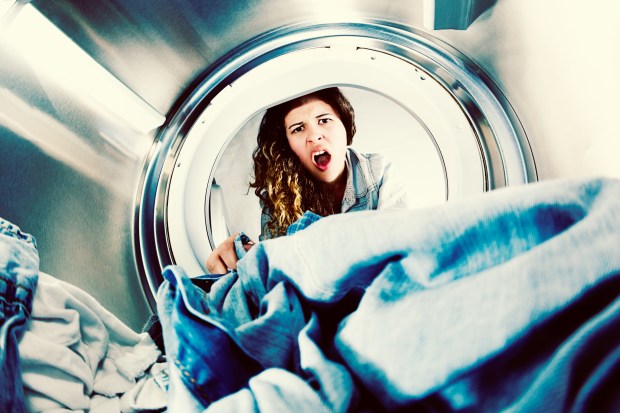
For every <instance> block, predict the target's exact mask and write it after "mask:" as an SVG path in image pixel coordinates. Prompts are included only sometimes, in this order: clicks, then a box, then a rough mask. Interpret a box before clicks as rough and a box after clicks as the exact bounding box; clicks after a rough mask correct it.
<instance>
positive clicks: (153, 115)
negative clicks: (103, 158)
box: [2, 4, 165, 133]
mask: <svg viewBox="0 0 620 413" xmlns="http://www.w3.org/2000/svg"><path fill="white" fill-rule="evenodd" d="M2 29H3V32H2V34H3V36H5V38H6V41H8V42H10V43H11V45H12V46H13V47H14V48H15V49H16V50H17V51H18V52H19V53H20V54H21V55H22V56H23V57H24V59H25V60H26V61H27V62H28V64H29V65H30V67H31V68H32V69H33V70H35V71H36V72H37V73H39V74H40V76H41V77H45V78H46V79H52V80H53V81H54V82H55V83H57V84H64V85H67V86H69V85H70V87H71V88H72V89H73V91H74V92H76V93H79V94H81V95H83V96H86V97H88V98H90V99H92V100H93V103H94V104H99V105H102V106H103V108H104V110H107V111H109V112H111V113H113V114H114V115H115V116H117V117H118V118H119V119H122V120H123V121H125V122H126V123H127V124H128V125H129V126H131V127H132V128H134V129H135V130H136V131H138V132H140V133H148V132H149V131H151V130H153V129H155V128H157V127H159V126H161V125H162V124H163V123H164V120H165V118H164V116H163V115H162V114H160V113H159V112H157V111H156V110H155V109H153V108H152V107H151V106H149V105H148V104H147V103H146V102H145V101H143V100H142V99H141V98H140V97H139V96H137V95H136V94H135V93H133V92H132V91H131V90H129V89H128V88H127V87H126V86H125V85H123V84H122V83H121V82H120V81H119V80H118V79H116V78H115V77H114V76H113V75H112V74H110V73H109V72H108V71H106V70H105V69H104V68H103V67H101V65H99V64H98V63H97V62H96V61H95V60H93V59H92V58H91V57H90V56H88V55H87V54H86V53H85V52H84V51H83V50H82V49H80V48H79V47H78V46H77V45H76V44H75V43H74V42H73V41H71V39H69V38H68V37H67V36H66V35H65V34H64V33H62V32H61V31H60V30H59V29H58V28H57V27H56V26H54V25H53V24H52V23H51V22H50V21H49V20H48V19H47V18H45V16H43V15H42V14H41V13H40V12H39V11H38V10H36V9H35V8H34V7H32V6H31V5H29V4H27V5H25V6H23V7H21V8H20V10H19V13H18V14H17V15H15V16H13V19H12V20H11V21H10V22H7V23H6V24H5V25H4V27H3V28H2Z"/></svg>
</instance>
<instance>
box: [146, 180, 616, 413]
mask: <svg viewBox="0 0 620 413" xmlns="http://www.w3.org/2000/svg"><path fill="white" fill-rule="evenodd" d="M311 222H313V223H312V225H311V226H310V227H308V228H306V229H304V230H302V231H299V232H296V233H295V234H292V235H291V236H287V237H280V238H277V239H273V240H268V241H265V242H261V243H259V244H257V245H256V246H255V247H254V248H252V249H251V250H250V251H249V252H248V253H247V254H246V255H245V257H243V258H242V259H241V260H240V261H239V262H238V272H235V273H229V274H226V275H224V276H223V277H222V278H221V279H220V280H218V281H217V282H215V283H214V284H213V287H212V290H211V292H210V293H208V294H204V295H203V296H202V297H200V295H198V294H195V293H188V292H187V291H185V290H183V289H181V288H180V287H179V286H180V285H183V286H184V287H183V288H185V289H187V290H190V289H191V288H193V287H192V284H191V283H188V282H186V281H184V280H185V279H186V276H185V274H184V272H183V270H182V269H181V268H179V267H174V266H172V267H168V268H166V270H165V276H166V280H167V281H165V282H164V283H163V284H162V286H161V287H160V290H159V293H158V300H159V303H158V306H159V308H161V309H162V310H163V311H170V310H171V309H172V313H171V314H170V316H169V317H168V318H167V320H168V321H164V320H163V318H162V323H163V324H164V328H165V329H168V330H169V331H172V332H173V334H174V331H176V332H177V334H181V335H183V337H189V339H187V340H188V344H190V343H192V342H193V343H194V349H196V351H197V352H199V353H200V352H208V353H211V354H222V357H221V358H218V359H217V361H216V365H215V366H213V365H209V366H205V365H204V364H203V363H204V362H203V360H205V357H208V356H201V357H200V358H199V357H195V358H190V359H188V360H185V362H186V363H187V364H186V365H185V367H184V369H185V370H189V371H192V372H195V373H196V374H202V372H206V374H223V375H225V376H231V375H232V376H234V379H235V380H238V383H241V382H242V383H245V384H243V385H240V386H238V385H237V386H230V387H229V388H228V393H229V394H228V395H227V396H224V397H222V398H221V399H219V400H217V401H215V402H204V401H203V399H202V398H201V397H200V395H199V394H198V393H197V391H196V389H194V388H193V387H191V386H177V387H176V388H175V389H174V392H175V393H176V394H177V396H178V400H184V401H187V402H188V404H186V405H185V407H186V408H187V410H185V411H201V410H202V409H205V411H207V412H211V413H212V412H220V411H221V412H224V411H236V412H272V411H300V410H303V411H313V412H314V411H331V412H350V411H361V410H366V411H367V410H370V411H392V410H403V411H418V410H420V411H429V410H430V411H450V412H452V411H472V412H473V411H475V412H499V411H505V412H538V411H545V412H558V413H560V412H567V411H570V412H584V413H585V412H593V411H596V412H612V411H617V408H618V406H620V393H618V391H617V383H620V248H619V246H620V181H617V180H609V179H596V180H571V181H554V182H542V183H537V184H531V185H527V186H525V185H524V186H520V187H511V188H505V189H499V190H496V191H492V192H490V193H486V194H483V195H481V196H478V197H475V198H470V199H467V200H463V201H458V202H457V201H455V202H452V203H448V204H446V205H444V206H443V207H439V208H437V207H434V208H432V209H431V208H429V209H423V210H407V209H399V210H390V211H361V212H355V213H351V214H338V215H333V216H329V217H326V218H321V219H320V220H318V221H316V220H314V221H313V220H311ZM351 228H354V229H355V230H354V231H352V230H351ZM173 278H174V279H176V281H172V279H173ZM184 291H185V292H184ZM170 303H174V304H175V306H176V307H174V306H172V307H171V306H170V305H169V304H170ZM174 308H176V309H177V310H174ZM187 308H192V309H193V310H190V311H187V310H186V309H187ZM174 311H178V312H179V313H181V314H183V315H185V314H189V313H191V317H192V318H193V320H195V321H196V323H193V324H191V323H188V324H187V325H185V324H183V323H181V322H179V323H175V322H174V320H175V317H177V318H178V319H180V317H181V316H180V315H176V314H174ZM206 317H211V319H212V320H217V323H215V322H210V323H209V322H208V320H206ZM170 320H172V322H170ZM206 327H215V328H219V329H221V330H222V332H221V333H218V334H221V335H226V337H228V339H227V340H219V339H218V340H217V341H214V342H212V343H211V342H209V341H208V336H205V335H203V334H202V329H204V328H206ZM175 339H176V338H174V337H173V338H172V339H171V340H172V342H173V343H174V340H175ZM205 340H206V341H205ZM196 343H199V344H196ZM166 345H167V351H168V354H169V355H171V354H172V355H175V354H176V352H178V351H179V349H178V348H176V347H175V346H174V345H173V346H172V347H171V348H168V344H166ZM220 346H222V348H220ZM230 355H232V356H230ZM229 356H230V357H231V358H230V359H227V357H229ZM246 358H247V359H250V360H252V362H251V363H248V364H247V367H243V366H245V364H244V362H243V360H247V359H246ZM192 360H196V362H192ZM225 365H230V366H234V368H232V367H231V368H229V369H224V368H220V367H221V366H225ZM173 374H178V373H173ZM222 380H224V381H225V382H228V381H230V380H231V378H230V377H223V378H222ZM222 394H223V393H222ZM175 397H176V396H175ZM175 407H181V406H175ZM175 411H176V410H175Z"/></svg>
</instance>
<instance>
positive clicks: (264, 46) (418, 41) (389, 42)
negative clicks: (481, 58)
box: [136, 22, 536, 293]
mask: <svg viewBox="0 0 620 413" xmlns="http://www.w3.org/2000/svg"><path fill="white" fill-rule="evenodd" d="M343 43H344V44H348V45H352V44H353V45H354V46H355V47H357V48H359V49H366V50H371V51H376V52H380V53H385V54H388V55H391V56H394V57H397V58H399V59H402V60H404V61H405V62H411V63H412V64H413V65H414V66H415V67H420V68H423V69H424V71H426V72H427V73H428V75H429V76H432V77H433V79H434V80H435V81H437V82H439V83H440V84H442V85H443V87H444V88H445V90H446V91H448V93H450V94H451V95H452V97H453V99H454V100H455V101H456V102H457V103H458V105H459V106H460V107H461V109H462V111H463V113H465V114H466V116H467V118H468V119H469V123H470V126H471V128H473V130H475V136H476V137H477V144H478V164H479V166H478V167H482V169H483V170H484V171H485V172H484V177H483V178H482V180H481V182H479V185H480V187H481V188H483V189H484V190H488V189H493V188H497V187H502V186H505V185H509V184H519V183H525V182H530V181H533V180H536V171H535V166H534V162H533V158H532V155H531V153H530V151H529V145H528V142H527V139H526V137H525V133H524V131H523V130H522V128H521V125H520V123H519V121H518V119H517V118H516V116H515V115H514V113H513V112H512V109H511V107H510V105H508V103H507V102H506V100H505V98H504V97H503V95H502V94H501V92H500V91H499V90H498V89H497V88H496V86H495V85H494V84H493V82H492V81H491V80H490V79H488V78H487V77H486V76H485V75H484V73H483V72H482V71H481V70H480V69H479V68H477V67H476V66H475V65H474V64H473V63H472V62H471V61H469V60H468V59H467V58H466V57H464V56H462V55H461V54H460V53H458V52H457V51H456V50H454V49H452V48H451V47H449V46H448V45H446V44H443V43H442V42H439V41H437V40H436V39H434V38H432V37H431V36H429V35H427V34H424V33H420V32H417V31H415V30H413V29H403V28H402V27H395V26H393V25H391V24H388V23H380V22H367V23H357V24H318V25H304V26H294V27H288V28H283V29H279V30H275V31H272V32H270V33H267V34H265V35H263V36H261V37H259V38H257V39H254V40H252V41H250V42H247V43H245V44H243V45H241V46H240V47H238V48H237V49H235V50H234V51H232V52H231V53H230V54H229V55H227V56H225V57H224V58H223V59H221V60H220V61H219V62H218V63H217V64H215V65H213V66H212V67H211V68H209V70H208V71H207V72H206V73H205V74H204V77H203V79H202V81H201V82H200V83H198V84H197V87H196V88H195V89H193V90H192V91H190V93H189V97H188V98H187V99H186V100H185V102H184V103H183V104H182V105H181V106H180V107H179V109H178V111H177V112H176V113H175V114H174V116H173V117H172V118H171V121H170V122H169V124H168V125H167V126H166V128H165V129H164V130H163V131H162V133H161V135H160V137H159V142H158V146H157V147H156V148H154V150H153V152H152V153H151V154H150V161H149V164H148V167H147V169H146V171H145V177H144V182H143V189H142V191H141V194H140V197H139V199H138V200H137V210H138V216H137V233H138V235H139V239H138V244H137V245H136V248H137V251H136V254H139V255H140V257H141V264H142V266H143V267H142V271H143V273H142V277H143V284H144V285H145V289H149V290H150V291H151V293H154V292H155V291H156V289H157V287H158V285H159V283H160V282H161V280H160V277H161V276H160V273H161V268H162V267H163V266H165V265H168V264H171V263H176V261H175V258H174V256H173V254H172V249H171V246H170V244H169V242H170V239H169V234H168V224H169V222H168V220H169V218H170V217H169V216H168V215H167V210H168V207H169V205H168V195H169V189H170V188H169V183H170V179H171V176H172V174H173V173H174V170H175V168H179V167H180V168H183V167H184V165H179V164H178V155H179V151H180V150H181V148H182V146H183V143H184V139H185V138H186V136H187V134H188V133H189V131H190V130H191V128H192V127H193V125H194V124H195V122H197V120H198V119H199V117H200V115H201V114H202V113H203V111H204V110H205V108H206V107H207V106H208V105H209V104H210V103H211V102H212V101H213V100H214V99H216V97H217V96H218V95H219V94H220V92H221V91H222V90H223V89H225V88H227V87H229V86H230V85H231V84H233V87H234V82H235V81H236V80H238V79H240V78H241V77H242V76H243V75H244V74H246V73H248V72H250V71H252V70H253V69H254V68H256V67H258V66H259V65H261V64H264V63H266V62H269V61H271V60H273V59H276V58H278V57H279V56H282V55H284V54H287V53H292V52H297V51H300V50H306V49H316V48H321V47H332V46H334V45H341V44H343ZM349 85H352V86H353V84H351V83H349ZM360 86H362V87H364V85H360ZM259 109H261V108H257V110H259ZM185 167H186V165H185ZM448 168H449V165H448ZM204 178H205V181H206V182H207V177H204ZM447 178H448V180H451V179H458V177H457V176H450V174H448V177H447ZM203 195H204V196H203V197H202V200H203V201H202V202H203V203H204V202H205V200H208V199H209V196H208V195H209V194H208V190H207V193H204V194H203ZM204 224H205V225H201V224H200V222H192V223H191V225H192V226H194V227H197V228H198V230H201V231H207V228H208V226H209V223H208V222H207V223H204ZM181 264H184V263H181Z"/></svg>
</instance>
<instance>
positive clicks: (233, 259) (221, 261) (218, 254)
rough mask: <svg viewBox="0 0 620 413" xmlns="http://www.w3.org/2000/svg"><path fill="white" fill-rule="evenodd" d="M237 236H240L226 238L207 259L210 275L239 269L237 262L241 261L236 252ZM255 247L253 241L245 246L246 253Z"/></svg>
mask: <svg viewBox="0 0 620 413" xmlns="http://www.w3.org/2000/svg"><path fill="white" fill-rule="evenodd" d="M237 235H239V234H234V235H232V236H230V237H228V238H226V239H225V240H224V241H223V242H222V243H221V244H220V245H218V246H217V247H216V248H215V249H214V250H213V252H211V254H209V257H208V258H207V271H209V274H226V273H227V272H228V270H229V269H231V270H236V269H237V261H239V257H237V253H236V252H235V238H236V237H237ZM253 246H254V242H253V241H250V242H248V243H247V244H244V245H243V247H244V248H245V250H246V251H249V250H250V248H252V247H253Z"/></svg>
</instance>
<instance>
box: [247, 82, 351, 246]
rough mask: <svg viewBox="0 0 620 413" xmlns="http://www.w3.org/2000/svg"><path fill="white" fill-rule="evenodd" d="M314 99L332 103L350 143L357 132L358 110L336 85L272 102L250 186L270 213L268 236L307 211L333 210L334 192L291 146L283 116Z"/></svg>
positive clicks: (262, 127) (254, 156) (262, 126)
mask: <svg viewBox="0 0 620 413" xmlns="http://www.w3.org/2000/svg"><path fill="white" fill-rule="evenodd" d="M312 99H319V100H322V101H323V102H325V103H327V104H329V105H330V106H331V107H332V108H333V109H334V110H335V111H336V115H337V116H338V118H339V119H340V121H341V122H342V123H343V125H344V127H345V130H346V133H347V145H351V143H352V142H353V136H354V135H355V112H354V110H353V107H352V106H351V103H350V102H349V101H348V100H347V98H346V97H345V96H344V95H343V94H342V92H341V91H340V90H339V89H338V88H336V87H330V88H326V89H321V90H318V91H315V92H312V93H309V94H306V95H303V96H300V97H297V98H295V99H292V100H289V101H286V102H284V103H281V104H279V105H276V106H273V107H271V108H269V109H267V111H266V112H265V115H264V116H263V119H262V121H261V124H260V128H259V131H258V136H257V144H258V145H257V147H256V148H255V149H254V152H253V154H252V159H253V160H254V181H253V182H251V183H250V187H251V188H255V189H254V192H255V193H256V195H257V196H258V197H259V199H260V200H261V203H262V207H263V213H264V214H267V215H268V216H269V218H270V219H269V221H268V222H267V226H266V228H262V231H263V234H264V235H265V236H266V238H275V237H278V236H281V235H284V234H286V230H287V228H288V226H289V225H291V224H292V223H293V222H294V221H295V220H297V219H298V218H299V217H301V216H302V215H303V213H304V212H305V211H312V212H314V213H316V214H319V215H322V216H327V215H332V214H335V213H338V212H340V211H335V210H334V207H333V205H334V201H335V199H334V195H333V194H332V193H331V191H326V190H325V184H324V183H322V182H319V181H317V180H315V179H313V178H312V177H311V175H310V174H309V173H308V172H307V171H306V170H305V168H304V167H303V165H302V164H301V162H300V161H299V158H297V156H296V155H295V153H294V152H293V151H292V149H291V148H290V146H289V143H288V139H287V137H286V130H285V126H284V118H285V117H286V115H287V114H288V113H289V112H290V111H291V110H293V109H295V108H297V107H299V106H301V105H303V104H305V103H307V102H308V101H310V100H312Z"/></svg>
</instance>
